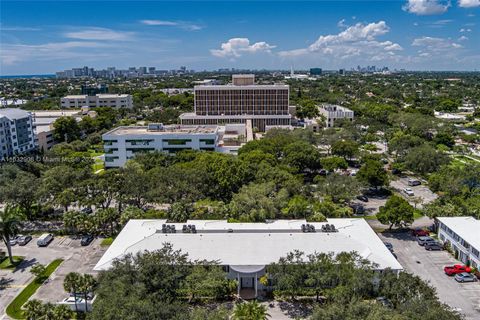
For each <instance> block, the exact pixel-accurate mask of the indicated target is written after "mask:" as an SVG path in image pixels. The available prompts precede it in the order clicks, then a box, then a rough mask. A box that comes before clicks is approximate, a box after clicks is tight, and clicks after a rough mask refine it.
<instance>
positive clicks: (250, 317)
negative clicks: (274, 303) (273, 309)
mask: <svg viewBox="0 0 480 320" xmlns="http://www.w3.org/2000/svg"><path fill="white" fill-rule="evenodd" d="M268 318H270V314H268V312H267V307H266V306H265V305H261V304H259V303H258V302H257V301H256V300H254V301H250V302H244V303H237V304H236V305H235V308H234V309H233V319H235V320H265V319H268Z"/></svg>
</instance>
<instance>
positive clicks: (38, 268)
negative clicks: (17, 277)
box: [30, 262, 45, 279]
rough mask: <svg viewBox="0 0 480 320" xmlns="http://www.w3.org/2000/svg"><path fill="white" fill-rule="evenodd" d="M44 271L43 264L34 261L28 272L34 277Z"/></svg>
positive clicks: (39, 275) (38, 276) (37, 276)
mask: <svg viewBox="0 0 480 320" xmlns="http://www.w3.org/2000/svg"><path fill="white" fill-rule="evenodd" d="M44 272H45V266H44V265H43V264H41V263H38V262H37V263H35V264H34V265H33V266H32V267H31V268H30V273H31V274H33V275H34V276H35V278H37V279H38V278H40V277H41V276H42V275H43V273H44Z"/></svg>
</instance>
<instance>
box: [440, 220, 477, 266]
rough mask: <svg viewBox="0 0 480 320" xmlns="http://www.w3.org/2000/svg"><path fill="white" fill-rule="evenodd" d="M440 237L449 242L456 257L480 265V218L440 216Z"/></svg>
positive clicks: (472, 264) (473, 264) (464, 261)
mask: <svg viewBox="0 0 480 320" xmlns="http://www.w3.org/2000/svg"><path fill="white" fill-rule="evenodd" d="M436 221H437V222H438V237H439V238H440V240H442V241H443V242H444V243H449V244H450V246H451V248H452V250H453V252H454V254H455V257H456V258H457V259H458V260H460V261H462V262H463V263H470V265H471V266H472V267H474V268H479V267H480V233H479V231H480V220H477V219H475V218H474V217H439V218H437V219H436Z"/></svg>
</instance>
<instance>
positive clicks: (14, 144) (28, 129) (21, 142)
mask: <svg viewBox="0 0 480 320" xmlns="http://www.w3.org/2000/svg"><path fill="white" fill-rule="evenodd" d="M36 147H37V146H36V136H35V132H34V124H33V121H32V114H31V113H30V112H27V111H25V110H22V109H18V108H6V109H0V160H1V159H3V158H5V157H9V156H14V155H17V154H24V153H27V152H30V151H33V150H35V149H36Z"/></svg>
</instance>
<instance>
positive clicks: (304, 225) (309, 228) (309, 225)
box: [302, 223, 315, 232]
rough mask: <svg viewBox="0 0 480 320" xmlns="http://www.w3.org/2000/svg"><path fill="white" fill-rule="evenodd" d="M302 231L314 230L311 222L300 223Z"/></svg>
mask: <svg viewBox="0 0 480 320" xmlns="http://www.w3.org/2000/svg"><path fill="white" fill-rule="evenodd" d="M302 232H315V226H313V225H311V224H308V223H307V224H302Z"/></svg>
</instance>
